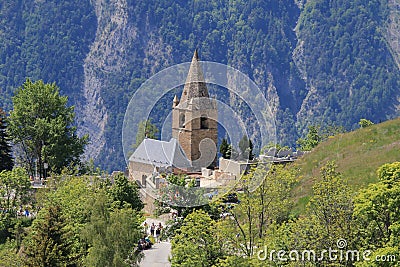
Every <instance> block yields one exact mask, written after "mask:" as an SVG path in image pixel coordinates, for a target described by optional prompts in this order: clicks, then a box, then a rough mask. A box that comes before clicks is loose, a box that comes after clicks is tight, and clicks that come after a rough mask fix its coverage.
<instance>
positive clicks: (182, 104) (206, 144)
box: [172, 51, 218, 171]
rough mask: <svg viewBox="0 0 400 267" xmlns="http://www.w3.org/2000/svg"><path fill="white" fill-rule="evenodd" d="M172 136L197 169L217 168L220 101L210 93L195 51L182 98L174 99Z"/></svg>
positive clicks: (195, 169) (194, 168)
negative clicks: (218, 108)
mask: <svg viewBox="0 0 400 267" xmlns="http://www.w3.org/2000/svg"><path fill="white" fill-rule="evenodd" d="M172 107H173V110H172V137H173V138H175V139H177V140H178V142H179V144H180V145H181V146H182V149H183V150H184V151H185V154H186V156H187V157H188V159H189V160H190V161H191V162H192V167H193V170H194V171H200V170H201V168H202V167H215V166H216V161H217V159H216V155H217V142H218V112H217V102H216V100H215V99H211V98H210V96H209V93H208V89H207V86H206V83H205V81H204V77H203V73H202V70H201V67H200V62H199V59H198V55H197V51H195V53H194V55H193V59H192V63H191V65H190V69H189V73H188V76H187V79H186V83H185V87H184V89H183V92H182V96H181V99H180V101H179V100H178V98H177V97H175V98H174V100H173V106H172Z"/></svg>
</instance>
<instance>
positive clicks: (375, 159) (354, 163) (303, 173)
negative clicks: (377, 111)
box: [294, 118, 400, 213]
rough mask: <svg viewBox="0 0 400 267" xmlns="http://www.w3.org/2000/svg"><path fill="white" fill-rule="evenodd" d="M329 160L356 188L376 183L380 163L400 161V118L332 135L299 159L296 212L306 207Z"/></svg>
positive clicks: (350, 184)
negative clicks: (322, 169)
mask: <svg viewBox="0 0 400 267" xmlns="http://www.w3.org/2000/svg"><path fill="white" fill-rule="evenodd" d="M329 160H334V161H335V162H336V164H337V165H338V171H339V172H340V173H342V175H343V178H345V179H346V180H347V181H348V184H349V186H351V188H353V190H354V191H357V190H358V189H360V188H362V187H365V186H366V185H367V184H369V183H373V182H376V181H377V178H376V170H377V168H378V167H379V166H381V165H382V164H385V163H390V162H394V161H400V118H398V119H395V120H391V121H387V122H383V123H380V124H375V125H372V126H370V127H367V128H364V129H358V130H356V131H353V132H350V133H345V134H340V135H337V136H334V137H331V138H328V140H327V141H325V142H323V143H321V144H320V145H318V146H317V147H316V148H315V149H314V150H313V151H312V152H311V153H310V154H307V155H305V156H304V157H303V158H301V159H300V160H298V161H297V162H296V163H295V164H294V166H296V167H297V168H300V179H301V180H300V183H299V186H298V187H297V188H296V189H295V192H294V195H295V198H296V201H297V206H296V208H295V213H299V212H302V211H303V210H304V206H305V204H306V203H307V202H308V199H309V196H310V195H311V194H312V185H313V184H314V183H315V182H316V181H317V180H318V179H319V176H320V175H319V169H320V168H321V166H323V165H324V164H325V163H326V162H327V161H329Z"/></svg>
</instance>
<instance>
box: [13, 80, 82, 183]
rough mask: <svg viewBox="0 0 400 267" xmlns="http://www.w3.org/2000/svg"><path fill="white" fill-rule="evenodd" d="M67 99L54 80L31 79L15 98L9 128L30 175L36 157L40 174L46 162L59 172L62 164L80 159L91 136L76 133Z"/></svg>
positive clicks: (42, 174)
mask: <svg viewBox="0 0 400 267" xmlns="http://www.w3.org/2000/svg"><path fill="white" fill-rule="evenodd" d="M67 101H68V98H67V97H66V96H61V95H60V94H59V89H58V87H57V86H56V85H55V84H54V83H53V84H44V83H43V81H41V80H39V81H37V82H34V83H33V82H31V81H30V80H29V79H27V80H26V81H25V83H24V84H23V85H22V86H21V87H20V88H18V90H17V92H16V94H15V96H14V97H13V110H12V111H11V115H10V122H9V131H10V135H11V137H12V139H13V141H14V143H16V144H18V145H19V146H20V148H21V153H20V154H19V155H18V156H19V157H20V159H21V161H22V162H21V163H22V164H24V165H25V166H26V167H27V169H28V171H29V173H30V174H31V175H34V173H35V172H34V168H35V163H34V161H35V160H37V163H38V164H37V166H38V171H39V174H40V177H44V174H45V171H46V170H45V166H44V163H48V166H49V168H50V169H49V170H48V171H50V170H51V171H53V172H56V173H59V172H61V170H62V168H63V167H65V166H68V165H70V164H74V163H78V162H79V157H80V156H81V155H82V153H83V149H84V146H85V144H86V143H87V139H88V137H87V136H84V137H82V138H79V137H78V136H77V135H76V127H75V126H73V122H74V108H73V107H68V106H67Z"/></svg>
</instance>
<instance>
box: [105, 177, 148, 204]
mask: <svg viewBox="0 0 400 267" xmlns="http://www.w3.org/2000/svg"><path fill="white" fill-rule="evenodd" d="M109 192H110V195H111V198H112V200H113V201H114V205H115V206H116V207H117V208H120V209H121V208H123V207H124V206H125V205H126V204H128V205H129V206H130V207H131V208H132V209H134V210H136V211H140V210H141V209H143V207H144V204H143V202H142V200H141V199H140V196H139V188H138V186H137V184H136V183H134V182H131V181H129V180H128V178H127V177H126V176H125V175H124V174H123V173H118V174H117V175H116V176H114V184H113V185H112V186H111V188H110V190H109Z"/></svg>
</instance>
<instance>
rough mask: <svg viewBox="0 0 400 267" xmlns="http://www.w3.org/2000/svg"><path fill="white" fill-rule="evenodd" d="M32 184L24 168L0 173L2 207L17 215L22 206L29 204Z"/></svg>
mask: <svg viewBox="0 0 400 267" xmlns="http://www.w3.org/2000/svg"><path fill="white" fill-rule="evenodd" d="M30 189H31V183H30V181H29V178H28V174H27V173H26V171H25V170H24V169H22V168H19V167H18V168H14V169H12V170H11V171H2V172H0V207H1V209H3V210H7V211H9V212H10V213H11V214H13V213H15V212H16V210H17V209H19V207H20V206H24V205H26V204H28V201H29V191H30Z"/></svg>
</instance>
